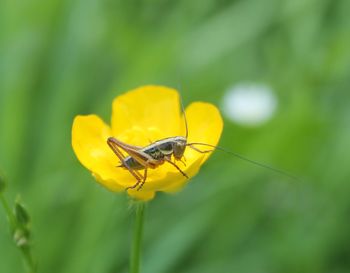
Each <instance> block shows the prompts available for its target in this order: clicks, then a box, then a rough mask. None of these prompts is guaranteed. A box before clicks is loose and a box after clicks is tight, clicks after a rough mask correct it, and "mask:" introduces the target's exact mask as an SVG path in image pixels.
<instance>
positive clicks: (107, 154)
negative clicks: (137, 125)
mask: <svg viewBox="0 0 350 273" xmlns="http://www.w3.org/2000/svg"><path fill="white" fill-rule="evenodd" d="M111 134H112V133H111V129H110V128H109V127H108V126H107V125H106V124H105V123H104V122H103V121H102V120H101V119H100V118H99V117H98V116H96V115H88V116H77V117H76V118H75V119H74V122H73V128H72V146H73V150H74V152H75V154H76V156H77V157H78V159H79V161H80V163H81V164H83V165H84V166H85V167H86V168H87V169H89V170H90V171H91V172H92V173H93V175H94V177H95V178H96V180H97V181H98V182H99V183H101V184H102V185H103V186H105V187H106V188H108V189H109V190H111V191H121V190H123V189H124V188H123V187H122V186H121V185H119V184H118V183H117V182H116V179H115V178H116V173H117V170H116V167H115V166H116V165H117V164H118V160H117V159H116V156H115V155H114V154H113V152H112V151H111V150H110V148H109V147H108V145H107V144H106V140H107V138H108V137H109V136H111Z"/></svg>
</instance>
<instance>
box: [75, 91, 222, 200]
mask: <svg viewBox="0 0 350 273" xmlns="http://www.w3.org/2000/svg"><path fill="white" fill-rule="evenodd" d="M185 113H186V117H187V123H188V143H191V142H203V143H207V144H211V145H216V144H217V143H218V141H219V138H220V135H221V132H222V127H223V122H222V118H221V115H220V112H219V111H218V109H217V108H216V107H215V106H214V105H212V104H210V103H204V102H195V103H192V104H190V105H189V106H188V107H187V108H186V110H185ZM185 135H186V130H185V121H184V117H183V115H182V113H181V107H180V98H179V94H178V92H177V91H176V90H174V89H171V88H168V87H164V86H142V87H139V88H137V89H134V90H131V91H129V92H127V93H125V94H123V95H121V96H118V97H117V98H115V99H114V101H113V113H112V121H111V126H108V125H107V124H105V123H104V122H103V121H102V120H101V119H100V118H99V117H98V116H96V115H87V116H76V117H75V119H74V122H73V128H72V146H73V150H74V152H75V154H76V156H77V157H78V159H79V161H80V162H81V164H83V165H84V166H85V167H86V168H87V169H88V170H89V171H91V172H92V175H93V176H94V177H95V179H96V180H97V181H98V182H99V183H100V184H102V185H103V186H104V187H106V188H107V189H109V190H111V191H114V192H119V191H125V189H126V188H128V187H131V186H133V185H135V183H136V182H137V181H136V179H135V178H134V177H133V176H132V175H131V173H130V172H129V171H128V170H127V169H125V168H120V167H116V166H118V165H120V164H121V162H120V160H119V159H118V157H117V156H116V155H115V154H114V152H113V151H112V150H111V149H110V147H109V146H108V145H107V139H108V138H109V137H115V138H116V139H118V140H120V141H122V142H124V143H127V144H130V145H135V146H141V147H144V146H147V145H149V144H150V143H151V142H154V141H156V140H160V139H163V138H167V137H175V136H185ZM124 154H125V156H127V154H126V153H124ZM209 155H210V153H206V154H203V153H199V152H197V151H195V150H193V149H191V148H190V147H187V148H186V150H185V153H184V158H185V160H186V166H184V164H182V163H181V162H179V163H177V165H178V166H179V167H180V168H181V169H182V170H183V171H184V172H185V173H186V174H187V175H188V177H189V178H191V177H193V176H194V175H196V174H197V172H198V171H199V169H200V166H201V165H202V164H203V163H204V162H205V161H206V160H207V159H208V157H209ZM177 162H178V161H177ZM142 173H143V171H141V174H142ZM187 181H188V179H187V178H186V177H184V176H183V175H182V174H181V173H180V172H179V171H178V170H177V169H176V168H175V167H174V166H172V165H171V164H169V163H167V162H165V163H164V164H162V165H160V166H159V167H157V168H155V169H148V175H147V179H146V182H145V184H144V186H143V187H142V189H140V190H139V191H138V190H137V189H136V188H135V189H129V190H127V193H128V194H129V195H130V196H132V197H134V198H136V199H139V200H150V199H152V198H154V196H155V193H156V192H158V191H161V192H176V191H178V190H179V189H181V188H182V187H183V186H184V185H185V184H186V183H187Z"/></svg>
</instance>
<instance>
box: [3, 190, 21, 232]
mask: <svg viewBox="0 0 350 273" xmlns="http://www.w3.org/2000/svg"><path fill="white" fill-rule="evenodd" d="M0 199H1V203H2V206H3V207H4V209H5V213H6V215H7V218H8V220H9V222H10V226H11V229H12V230H14V229H15V228H16V226H17V222H16V218H15V216H14V215H13V212H12V211H11V209H10V206H9V204H8V203H7V200H6V198H5V196H4V195H3V194H2V193H0Z"/></svg>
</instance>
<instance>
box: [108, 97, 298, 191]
mask: <svg viewBox="0 0 350 273" xmlns="http://www.w3.org/2000/svg"><path fill="white" fill-rule="evenodd" d="M181 108H182V112H183V115H184V121H185V129H186V135H185V136H174V137H168V138H164V139H160V140H157V141H155V142H153V143H151V144H149V145H147V146H145V147H139V146H134V145H130V144H127V143H124V142H122V141H120V140H118V139H117V138H115V137H109V138H108V139H107V144H108V145H109V147H110V148H111V149H112V150H113V152H114V153H115V154H116V156H117V157H118V158H119V160H120V162H121V164H120V165H119V166H117V167H122V168H125V169H126V170H128V171H129V172H130V173H131V174H132V175H133V176H134V177H135V179H136V183H135V184H134V185H133V186H130V187H127V188H126V190H129V189H135V188H136V189H137V190H138V191H139V190H141V189H142V187H143V185H144V184H145V182H146V180H147V170H148V169H149V168H151V169H155V168H157V167H159V166H161V165H162V164H164V163H169V164H171V165H172V166H174V168H176V169H177V170H178V171H179V172H180V173H181V174H182V175H183V176H185V177H186V178H189V177H188V176H187V174H186V173H185V172H183V171H182V170H181V168H180V167H179V166H178V165H177V164H176V161H179V162H181V163H183V164H184V165H186V163H185V162H184V153H185V150H186V147H190V148H192V149H193V150H195V151H197V152H199V153H209V152H212V151H213V150H221V151H224V152H226V153H229V154H231V155H233V156H235V157H238V158H240V159H242V160H244V161H248V162H250V163H253V164H255V165H258V166H260V167H263V168H267V169H270V170H272V171H275V172H278V173H280V174H282V175H285V176H288V177H290V178H292V179H297V178H295V177H294V176H292V175H290V174H288V173H286V172H284V171H281V170H279V169H276V168H273V167H271V166H268V165H265V164H262V163H259V162H257V161H254V160H251V159H248V158H245V157H243V156H242V155H240V154H237V153H234V152H231V151H227V150H225V149H223V148H221V147H219V146H214V145H210V144H206V143H201V142H192V143H187V138H188V126H187V119H186V114H185V111H184V108H183V105H182V103H181ZM195 145H202V146H207V147H210V148H212V149H210V150H201V149H198V148H197V147H195ZM121 150H123V151H124V152H126V153H127V154H128V156H124V155H123V153H122V151H121ZM172 159H174V161H173V160H172ZM141 170H143V174H141V173H140V172H139V171H141Z"/></svg>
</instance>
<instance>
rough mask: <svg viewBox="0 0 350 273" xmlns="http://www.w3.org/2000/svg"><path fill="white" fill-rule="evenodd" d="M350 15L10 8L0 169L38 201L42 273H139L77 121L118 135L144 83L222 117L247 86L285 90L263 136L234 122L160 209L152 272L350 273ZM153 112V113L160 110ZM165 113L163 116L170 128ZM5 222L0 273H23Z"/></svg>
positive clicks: (124, 211)
mask: <svg viewBox="0 0 350 273" xmlns="http://www.w3.org/2000/svg"><path fill="white" fill-rule="evenodd" d="M349 12H350V1H348V0H296V1H281V0H280V1H279V0H235V1H228V0H226V1H224V0H220V1H214V0H192V1H185V0H180V1H169V0H168V1H160V0H153V1H151V0H149V1H138V0H131V1H111V0H105V1H100V0H84V1H82V0H72V1H58V0H52V1H39V0H30V1H16V0H15V1H9V0H2V1H1V2H0V168H1V169H3V170H6V176H7V177H8V181H10V182H11V183H9V185H8V192H7V194H8V197H12V199H14V196H15V195H16V193H18V192H19V193H21V195H22V196H23V197H24V199H25V200H26V204H27V207H28V210H29V212H30V215H31V219H32V232H33V234H32V240H33V247H34V253H35V256H36V258H37V260H39V269H40V272H51V273H56V272H60V273H79V272H84V273H89V272H106V273H109V272H110V273H112V272H127V265H128V256H129V248H130V236H131V234H132V232H131V229H132V228H131V220H130V218H131V217H130V214H131V211H130V209H128V200H127V198H126V197H125V196H124V194H119V195H114V194H112V193H109V192H107V191H106V190H104V189H102V188H101V187H100V186H98V185H97V184H96V183H95V182H94V180H93V178H92V177H91V176H90V174H89V173H88V172H87V171H86V170H85V169H84V168H82V167H81V166H80V164H79V163H78V161H77V159H76V158H75V156H74V154H73V152H72V149H71V145H70V130H71V124H72V120H73V117H74V116H75V115H77V114H88V113H97V114H99V115H102V116H103V117H104V119H105V120H106V121H109V116H110V111H111V100H112V99H113V98H114V97H115V96H116V95H118V94H120V93H122V92H124V91H126V90H129V89H132V88H134V87H137V86H139V85H143V84H151V83H154V84H164V85H168V86H173V87H177V88H180V89H181V92H182V95H183V100H184V102H185V104H188V103H190V102H192V101H197V100H203V101H210V102H213V103H215V104H217V105H220V100H221V98H222V96H223V94H224V92H225V90H227V88H229V87H230V86H232V85H233V84H235V83H238V82H242V81H244V82H246V81H248V82H263V83H266V84H268V85H270V86H272V88H273V89H274V90H275V91H276V95H277V96H278V99H279V109H278V113H277V114H276V115H275V116H274V118H273V119H272V120H271V121H270V122H268V123H267V124H265V125H264V126H261V127H257V128H245V127H242V126H238V125H235V124H232V123H230V122H229V121H226V122H225V129H224V133H223V137H222V140H221V146H224V147H226V148H228V149H231V150H234V151H237V152H239V153H242V154H244V155H246V156H248V157H250V158H253V159H256V160H259V161H262V162H267V163H269V164H271V165H274V166H277V167H279V168H282V169H287V170H290V171H291V172H293V173H295V174H297V175H300V176H301V177H303V178H304V181H303V182H294V181H290V180H288V178H285V177H281V176H280V175H278V174H275V173H272V172H270V171H268V170H264V169H260V168H258V167H256V166H254V165H249V164H246V163H244V162H240V161H239V160H237V159H235V158H232V157H230V156H228V155H226V154H221V153H219V152H216V153H215V154H214V155H213V156H212V158H211V159H210V160H209V161H208V162H207V163H206V165H205V166H204V167H203V170H202V171H201V172H200V173H199V174H198V175H197V176H196V177H195V178H194V179H193V180H192V181H191V183H190V184H189V185H188V186H187V187H186V188H185V189H184V190H183V191H181V192H180V193H178V194H176V195H175V196H171V195H170V196H169V195H163V194H159V195H158V197H157V198H156V199H155V200H154V201H152V202H151V203H150V204H149V205H148V211H147V215H146V218H147V220H146V224H145V244H144V257H143V271H142V272H144V273H161V272H169V273H171V272H174V273H177V272H183V273H197V272H198V273H199V272H201V273H206V272H208V273H209V272H240V273H245V272H247V273H248V272H249V273H251V272H276V273H277V272H285V273H288V272H290V273H294V272H305V273H313V272H333V273H342V272H349V271H350V262H349V261H350V260H349V256H350V235H349V229H348V227H349V225H350V218H349V211H350V198H349V194H350V183H349V180H350V179H349V178H350V171H349V166H348V165H349V162H350V146H349V139H350V93H349V88H350V77H349V76H350V50H349V48H350V17H349ZM150 107H152V105H150ZM159 114H161V113H159ZM8 235H9V234H8V228H7V224H6V220H5V217H4V214H3V210H2V209H0V257H1V258H0V260H1V262H0V271H1V272H23V268H22V264H21V262H20V256H19V255H18V253H17V250H16V248H15V246H14V245H13V243H12V241H11V238H10V237H9V236H8Z"/></svg>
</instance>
